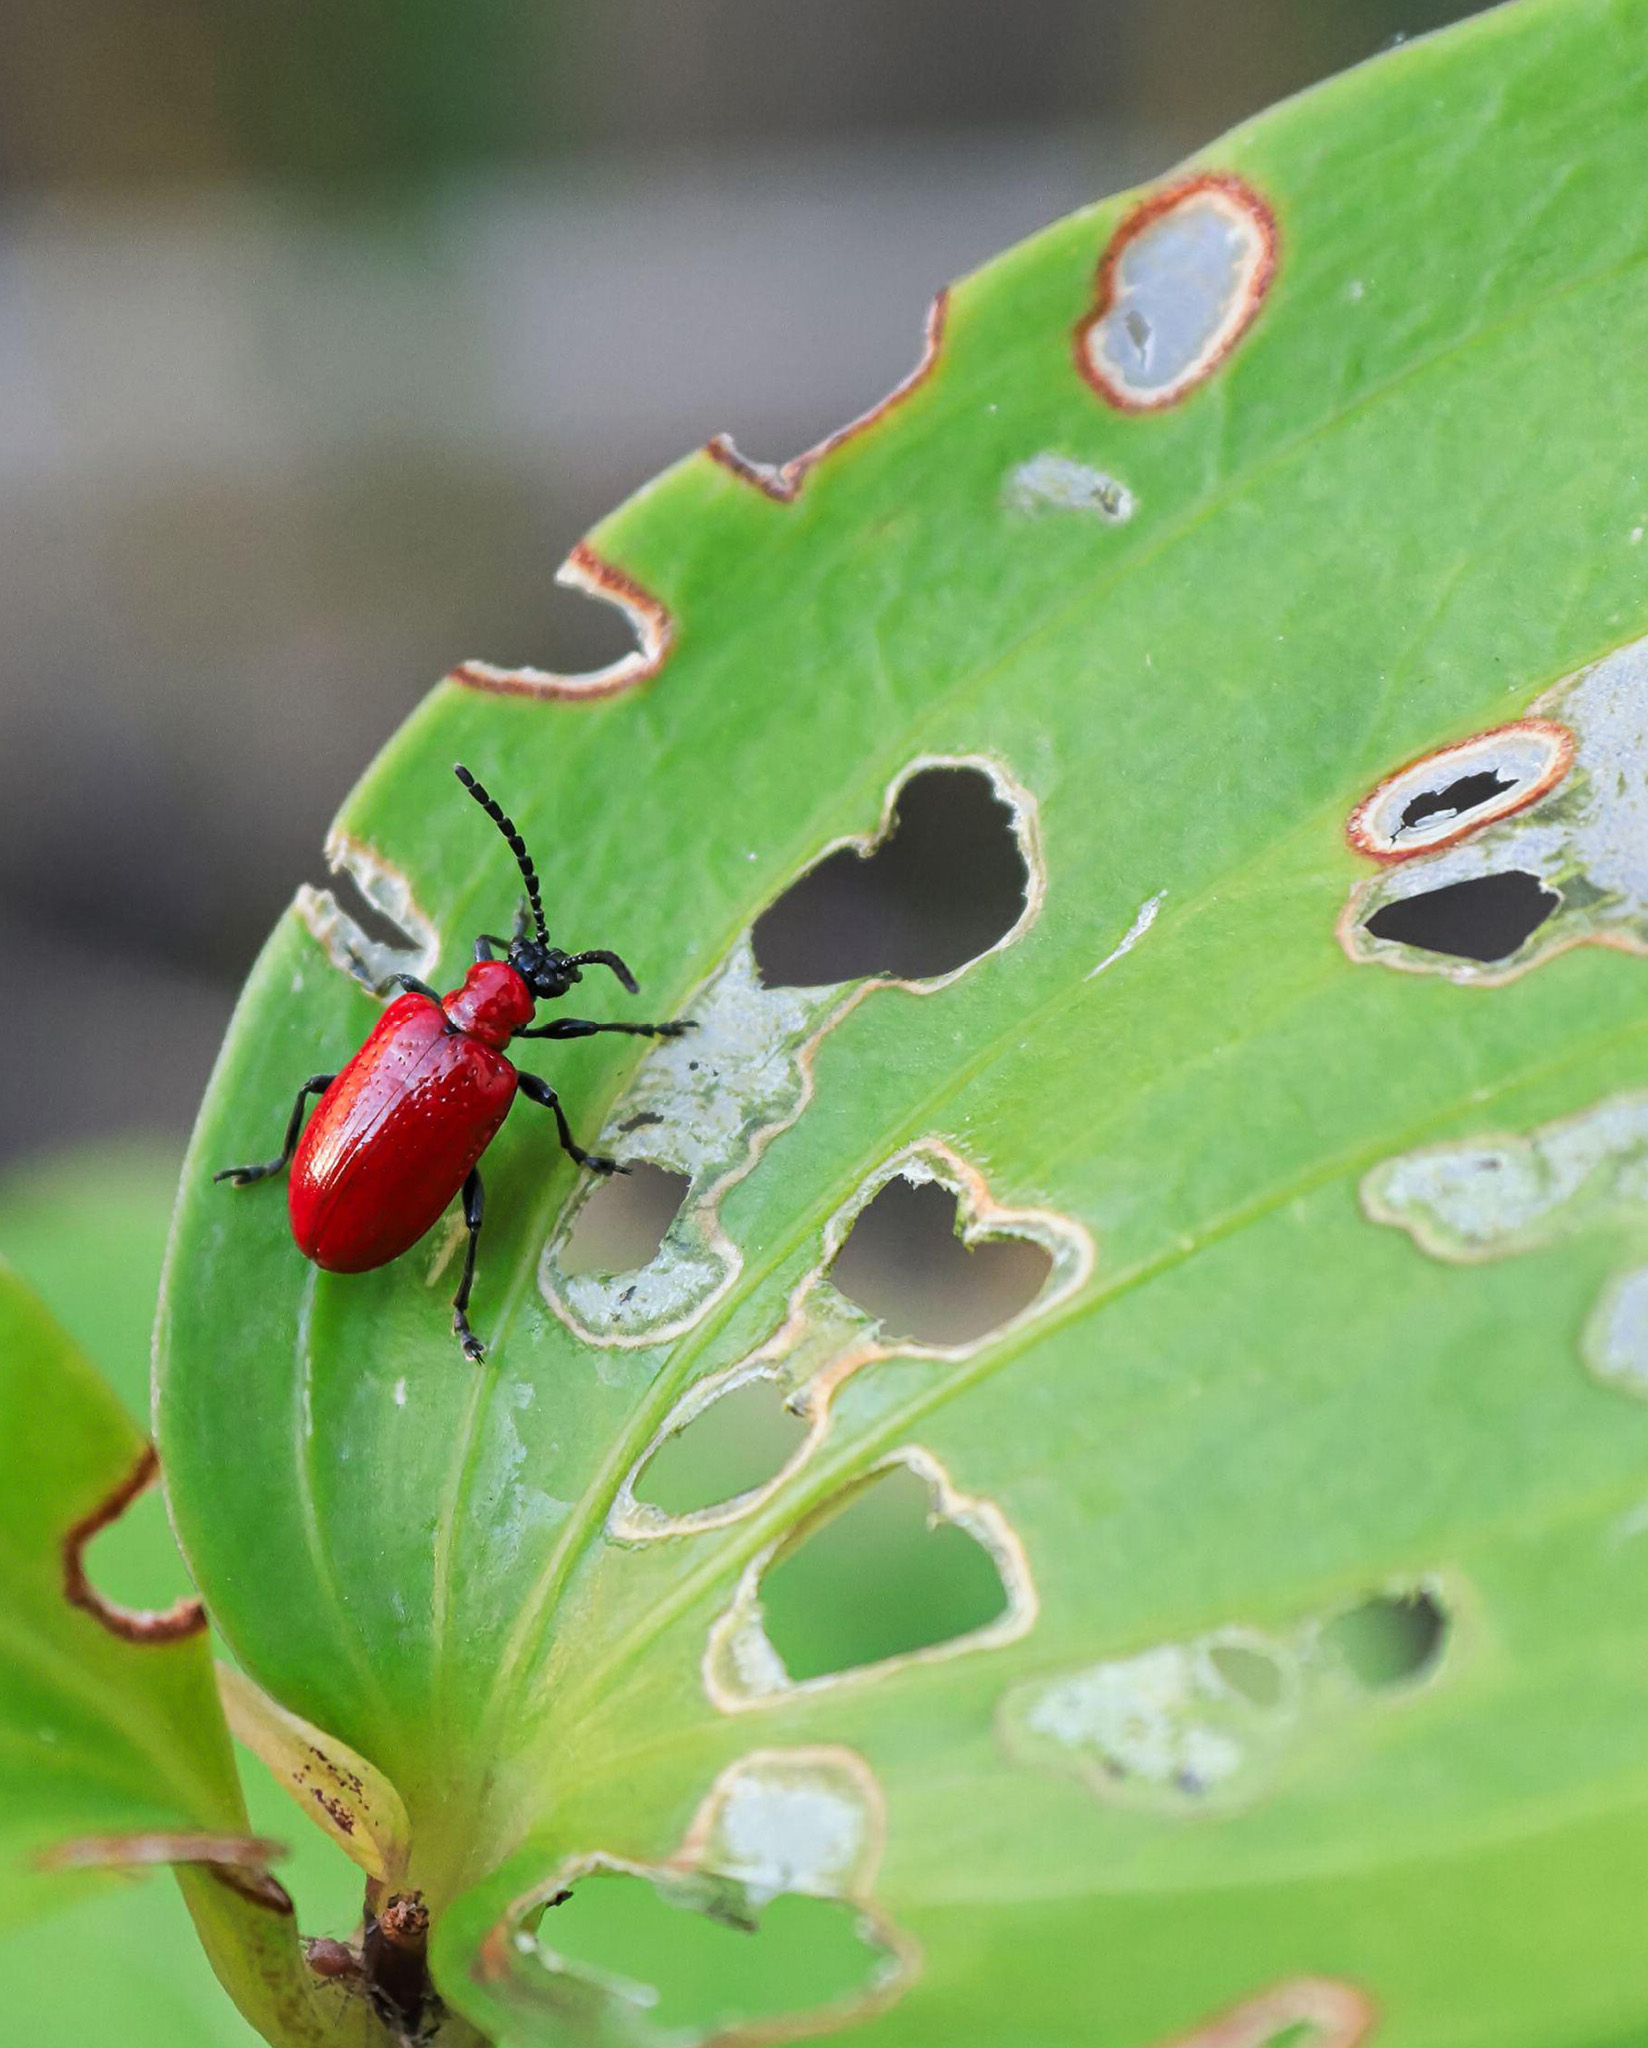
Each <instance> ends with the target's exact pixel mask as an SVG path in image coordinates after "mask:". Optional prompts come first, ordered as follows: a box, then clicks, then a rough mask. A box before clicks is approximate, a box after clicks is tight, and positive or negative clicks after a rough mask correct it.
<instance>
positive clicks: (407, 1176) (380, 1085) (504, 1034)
mask: <svg viewBox="0 0 1648 2048" xmlns="http://www.w3.org/2000/svg"><path fill="white" fill-rule="evenodd" d="M532 1011H533V1002H532V993H531V991H530V990H529V989H528V987H527V985H526V982H525V981H524V980H523V978H522V977H521V976H520V975H519V974H517V973H516V971H515V969H514V968H513V967H511V966H509V964H508V963H507V962H506V961H503V960H480V961H477V962H476V963H475V965H474V966H473V967H472V968H471V969H470V970H469V974H468V976H467V978H466V979H465V981H464V985H463V987H462V988H461V989H457V990H454V991H453V992H452V993H451V994H450V995H445V996H442V997H441V999H440V1001H439V1002H438V1003H437V1002H434V1001H432V1000H431V998H430V997H428V996H423V995H404V996H400V997H398V998H397V999H396V1000H395V1001H394V1002H392V1003H391V1004H390V1005H389V1008H388V1009H387V1010H385V1011H384V1013H383V1016H382V1017H381V1018H380V1019H379V1021H378V1023H377V1025H376V1026H375V1028H374V1029H373V1032H372V1035H371V1036H370V1037H369V1038H368V1039H367V1041H366V1043H365V1044H364V1045H363V1046H362V1047H361V1049H360V1051H359V1052H358V1053H356V1055H355V1057H354V1058H353V1059H352V1060H351V1061H350V1062H349V1064H348V1066H346V1067H345V1068H344V1070H343V1072H342V1073H341V1074H339V1076H338V1077H337V1079H336V1080H335V1081H334V1082H333V1083H332V1084H331V1086H330V1087H329V1088H328V1089H327V1090H326V1092H325V1094H324V1095H323V1096H322V1097H321V1099H320V1107H319V1108H318V1109H317V1110H316V1111H315V1113H314V1115H313V1116H312V1117H311V1118H310V1119H309V1128H308V1129H307V1130H306V1131H305V1132H304V1134H303V1142H302V1143H301V1144H300V1145H299V1146H298V1150H297V1157H296V1158H295V1159H294V1160H293V1161H292V1177H291V1179H290V1181H289V1182H288V1183H287V1190H286V1201H287V1207H288V1209H289V1210H290V1211H291V1217H292V1235H293V1237H295V1238H296V1239H297V1242H298V1249H299V1250H300V1251H301V1252H302V1253H303V1255H304V1257H305V1258H309V1259H313V1260H314V1262H315V1264H316V1265H317V1266H324V1267H325V1268H326V1269H327V1271H328V1272H332V1273H365V1272H369V1271H370V1270H371V1268H372V1267H374V1266H383V1265H387V1264H388V1262H389V1261H390V1260H391V1259H398V1258H399V1257H400V1255H401V1253H402V1252H404V1251H409V1250H410V1249H411V1248H412V1246H413V1245H415V1244H416V1243H417V1241H418V1239H419V1238H420V1237H422V1236H423V1234H424V1232H425V1231H426V1230H428V1229H429V1227H430V1226H431V1224H433V1223H434V1222H435V1221H436V1220H437V1219H438V1218H439V1216H440V1215H441V1212H442V1211H443V1210H444V1209H445V1208H446V1206H447V1204H448V1203H449V1202H450V1201H451V1200H452V1197H453V1196H454V1195H455V1194H456V1193H457V1192H458V1190H459V1189H460V1188H461V1187H462V1186H463V1184H464V1181H465V1179H466V1178H467V1177H468V1174H469V1170H470V1168H471V1167H472V1166H474V1165H475V1163H476V1162H477V1160H479V1158H480V1156H481V1154H482V1153H483V1152H484V1151H485V1150H486V1148H487V1146H488V1145H490V1144H491V1143H492V1140H493V1139H494V1138H495V1137H496V1136H497V1135H498V1132H499V1131H500V1130H501V1129H502V1127H503V1121H504V1118H505V1117H506V1116H508V1114H509V1110H510V1105H511V1104H512V1103H513V1102H514V1100H515V1088H516V1083H517V1080H518V1076H517V1074H516V1070H515V1067H514V1065H513V1063H512V1062H511V1061H509V1060H508V1059H506V1058H505V1057H504V1051H503V1048H504V1047H505V1046H506V1045H507V1044H508V1043H509V1041H510V1039H511V1038H512V1037H513V1035H514V1033H515V1032H516V1031H517V1030H518V1029H519V1028H520V1027H521V1026H522V1025H524V1024H530V1023H531V1022H532ZM506 1019H507V1020H508V1021H505V1020H506Z"/></svg>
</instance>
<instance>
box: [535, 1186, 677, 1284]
mask: <svg viewBox="0 0 1648 2048" xmlns="http://www.w3.org/2000/svg"><path fill="white" fill-rule="evenodd" d="M691 1185H692V1182H691V1180H690V1178H689V1177H688V1175H686V1174H684V1173H675V1172H673V1171H671V1169H670V1168H668V1167H664V1166H655V1165H653V1164H652V1163H651V1162H650V1161H647V1160H636V1161H634V1162H632V1163H631V1164H630V1165H629V1170H628V1172H626V1173H615V1174H613V1175H611V1176H610V1177H609V1178H608V1179H606V1180H603V1181H600V1182H599V1183H597V1184H596V1185H595V1186H594V1187H593V1188H591V1190H590V1192H589V1194H588V1195H587V1196H586V1197H585V1199H584V1201H583V1203H582V1204H581V1206H580V1207H579V1209H578V1212H577V1215H576V1216H575V1218H574V1220H573V1225H572V1229H571V1230H570V1232H569V1233H568V1235H567V1238H566V1241H565V1243H564V1244H562V1245H561V1246H560V1247H559V1248H558V1251H557V1254H556V1256H557V1259H558V1262H559V1265H560V1269H561V1271H562V1272H563V1273H566V1274H568V1275H576V1274H581V1273H634V1272H637V1271H638V1270H639V1269H640V1268H641V1267H642V1266H646V1265H650V1264H651V1262H652V1261H653V1260H654V1259H655V1258H656V1257H657V1256H658V1253H659V1250H660V1248H661V1247H662V1245H663V1242H664V1234H665V1232H666V1231H667V1230H668V1229H669V1227H670V1225H671V1224H672V1223H673V1222H674V1221H675V1219H676V1217H677V1216H678V1215H679V1214H680V1213H681V1204H682V1203H683V1202H684V1201H685V1200H686V1198H687V1190H688V1189H689V1188H690V1187H691Z"/></svg>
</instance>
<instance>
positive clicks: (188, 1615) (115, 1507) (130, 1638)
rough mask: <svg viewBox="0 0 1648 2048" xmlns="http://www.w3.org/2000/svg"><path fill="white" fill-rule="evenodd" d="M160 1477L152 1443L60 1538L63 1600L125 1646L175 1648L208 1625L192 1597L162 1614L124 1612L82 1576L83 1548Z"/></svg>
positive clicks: (84, 1561)
mask: <svg viewBox="0 0 1648 2048" xmlns="http://www.w3.org/2000/svg"><path fill="white" fill-rule="evenodd" d="M159 1477H160V1460H159V1458H158V1457H157V1456H156V1454H155V1448H154V1446H153V1444H150V1445H148V1446H146V1447H145V1449H144V1452H143V1455H142V1456H141V1457H140V1458H139V1459H138V1461H137V1463H136V1464H135V1465H134V1466H133V1467H132V1469H131V1471H130V1472H129V1473H128V1474H127V1476H126V1477H125V1478H124V1479H123V1480H122V1481H121V1482H120V1484H119V1485H118V1486H117V1487H116V1488H115V1489H114V1491H113V1492H112V1493H111V1494H110V1495H109V1496H108V1498H107V1499H106V1500H102V1501H100V1502H99V1503H98V1505H97V1506H96V1507H95V1508H93V1509H92V1511H91V1513H90V1514H89V1515H85V1516H82V1518H81V1519H80V1520H79V1521H78V1522H76V1523H75V1525H74V1526H73V1528H72V1529H70V1530H69V1532H68V1534H67V1535H66V1536H65V1537H64V1538H63V1597H64V1599H65V1600H67V1601H68V1603H69V1605H70V1606H71V1607H78V1608H80V1609H81V1610H82V1611H83V1612H84V1613H87V1614H89V1615H91V1617H92V1618H93V1620H95V1621H99V1622H101V1623H102V1624H103V1626H104V1627H105V1628H106V1629H107V1630H108V1631H109V1633H110V1635H112V1636H119V1637H120V1639H121V1640H122V1641H123V1642H128V1643H176V1642H181V1641H182V1640H183V1638H184V1637H186V1636H192V1635H198V1634H199V1632H200V1631H201V1630H202V1629H203V1628H204V1627H205V1626H206V1610H205V1608H204V1607H202V1606H201V1604H200V1602H199V1601H198V1600H197V1599H195V1598H194V1597H193V1596H192V1595H188V1596H186V1597H185V1598H183V1599H181V1600H178V1601H176V1602H174V1603H173V1605H172V1606H170V1607H168V1608H166V1609H164V1610H163V1611H161V1612H158V1613H157V1612H154V1611H152V1610H148V1609H141V1608H134V1607H122V1606H120V1605H119V1603H118V1602H116V1601H113V1600H108V1599H105V1598H104V1596H103V1595H102V1594H101V1593H100V1592H99V1591H98V1590H97V1588H96V1587H95V1586H94V1585H93V1584H92V1582H91V1580H90V1579H89V1578H88V1577H87V1575H86V1547H87V1545H88V1544H89V1543H90V1542H91V1540H92V1538H93V1537H94V1536H97V1535H100V1534H101V1533H102V1531H103V1530H105V1529H107V1528H108V1527H110V1525H111V1524H112V1523H114V1522H117V1521H119V1519H120V1517H121V1516H122V1515H123V1514H124V1513H125V1512H126V1510H127V1508H129V1507H130V1506H131V1504H132V1502H133V1501H134V1500H136V1499H137V1497H138V1495H139V1494H140V1493H142V1492H144V1491H145V1490H146V1489H147V1488H148V1487H150V1486H152V1485H153V1484H154V1483H155V1481H156V1480H157V1479H158V1478H159Z"/></svg>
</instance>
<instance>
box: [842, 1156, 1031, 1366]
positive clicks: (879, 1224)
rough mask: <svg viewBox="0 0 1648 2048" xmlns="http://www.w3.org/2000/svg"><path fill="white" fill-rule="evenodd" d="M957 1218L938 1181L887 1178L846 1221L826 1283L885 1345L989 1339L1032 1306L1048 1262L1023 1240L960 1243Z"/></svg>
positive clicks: (951, 1199) (957, 1210)
mask: <svg viewBox="0 0 1648 2048" xmlns="http://www.w3.org/2000/svg"><path fill="white" fill-rule="evenodd" d="M959 1215H960V1205H959V1204H958V1202H957V1200H956V1197H955V1195H954V1194H953V1193H952V1192H951V1190H950V1189H949V1188H947V1187H945V1186H943V1185H942V1184H941V1183H940V1182H938V1181H933V1180H929V1181H922V1182H915V1181H911V1180H908V1179H906V1178H905V1176H904V1175H902V1174H895V1175H894V1176H893V1178H892V1179H891V1180H889V1181H888V1182H887V1183H886V1184H885V1185H884V1186H883V1187H882V1188H880V1189H879V1190H878V1191H877V1193H876V1194H875V1196H874V1197H873V1198H872V1199H871V1201H870V1202H869V1203H868V1205H867V1206H866V1207H865V1208H864V1209H863V1210H862V1212H861V1213H860V1214H859V1215H858V1216H857V1217H856V1218H855V1219H854V1222H853V1226H852V1229H851V1231H850V1232H849V1233H848V1236H847V1241H846V1243H845V1244H844V1245H843V1246H842V1247H841V1250H840V1251H839V1252H838V1253H837V1254H836V1257H835V1259H834V1261H833V1263H832V1264H831V1266H830V1269H829V1271H830V1279H831V1281H832V1282H833V1283H834V1285H835V1287H836V1288H837V1289H838V1291H839V1292H840V1293H842V1294H844V1295H845V1296H846V1297H847V1299H848V1300H849V1301H851V1302H854V1303H855V1304H856V1305H857V1306H858V1307H859V1308H861V1309H863V1310H864V1311H865V1313H866V1314H867V1315H870V1316H873V1317H875V1318H876V1319H877V1320H878V1321H879V1322H880V1323H881V1324H882V1326H883V1329H884V1331H885V1333H886V1335H887V1336H889V1337H894V1338H904V1339H908V1340H913V1341H915V1342H917V1343H922V1344H934V1345H957V1344H970V1343H973V1342H975V1341H976V1340H977V1339H979V1338H981V1337H985V1336H988V1335H989V1333H990V1332H991V1331H992V1330H996V1329H1000V1328H1001V1326H1002V1325H1003V1324H1004V1323H1007V1322H1010V1321H1011V1320H1012V1319H1013V1317H1014V1316H1016V1315H1018V1314H1019V1313H1020V1311H1021V1310H1023V1309H1026V1308H1028V1307H1029V1305H1030V1303H1031V1302H1032V1301H1034V1300H1035V1298H1036V1296H1037V1295H1038V1294H1039V1293H1040V1292H1041V1290H1042V1288H1043V1287H1044V1286H1045V1284H1046V1282H1047V1277H1048V1275H1049V1274H1050V1273H1051V1271H1052V1270H1053V1260H1052V1256H1051V1254H1050V1253H1049V1252H1048V1251H1047V1250H1046V1248H1045V1247H1044V1246H1043V1245H1040V1244H1038V1243H1036V1242H1034V1241H1033V1240H1032V1239H1030V1238H1025V1237H997V1238H988V1239H985V1240H983V1241H982V1242H980V1243H978V1244H974V1245H968V1244H965V1243H964V1242H963V1241H962V1239H961V1238H960V1237H958V1236H957V1234H956V1225H957V1222H958V1220H959Z"/></svg>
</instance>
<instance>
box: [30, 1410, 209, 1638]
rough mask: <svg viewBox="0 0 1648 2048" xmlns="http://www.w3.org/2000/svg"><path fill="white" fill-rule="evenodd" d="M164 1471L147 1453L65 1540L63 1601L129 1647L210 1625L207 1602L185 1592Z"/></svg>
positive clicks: (70, 1531) (154, 1458) (172, 1636)
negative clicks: (168, 1515)
mask: <svg viewBox="0 0 1648 2048" xmlns="http://www.w3.org/2000/svg"><path fill="white" fill-rule="evenodd" d="M159 1470H160V1468H159V1463H158V1461H157V1459H156V1457H155V1454H154V1452H153V1450H145V1451H144V1453H143V1454H142V1456H141V1457H140V1458H139V1459H138V1461H137V1463H136V1465H135V1466H134V1467H133V1468H132V1470H131V1472H130V1473H128V1475H127V1476H126V1478H125V1479H123V1480H122V1481H121V1483H120V1485H119V1486H117V1487H116V1488H115V1489H114V1490H113V1491H112V1492H111V1493H110V1494H109V1496H108V1498H107V1499H106V1500H103V1501H100V1502H99V1503H98V1505H97V1506H96V1507H95V1508H94V1509H93V1510H92V1511H91V1513H90V1514H88V1515H85V1516H83V1517H82V1518H81V1520H79V1521H78V1522H76V1523H75V1524H74V1526H73V1527H72V1528H71V1529H68V1530H66V1531H65V1532H64V1536H63V1597H64V1598H65V1599H66V1600H67V1601H68V1602H69V1604H70V1606H71V1607H79V1608H81V1609H83V1610H84V1611H85V1612H86V1613H87V1614H90V1615H92V1616H93V1617H94V1618H95V1619H96V1620H97V1621H99V1622H101V1623H102V1625H103V1627H104V1628H106V1629H107V1630H108V1631H109V1633H110V1634H111V1635H116V1636H119V1637H121V1638H122V1640H124V1641H127V1642H136V1643H165V1642H175V1641H176V1640H178V1638H179V1637H182V1636H189V1635H193V1634H195V1633H196V1632H197V1631H198V1630H200V1629H202V1628H204V1627H205V1626H206V1616H205V1612H204V1610H203V1609H202V1607H201V1605H200V1602H199V1601H198V1600H197V1599H195V1598H194V1596H193V1595H192V1594H191V1593H189V1592H187V1591H185V1590H182V1589H183V1588H184V1587H185V1586H186V1583H187V1582H186V1579H185V1576H184V1571H183V1561H182V1559H181V1558H180V1557H179V1556H178V1554H177V1546H176V1544H175V1542H174V1541H173V1539H172V1533H171V1527H170V1524H169V1523H168V1521H167V1519H166V1511H165V1506H164V1503H163V1502H162V1500H161V1495H160V1489H159V1486H158V1485H157V1484H156V1481H157V1480H158V1477H159ZM163 1603H169V1604H163Z"/></svg>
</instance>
